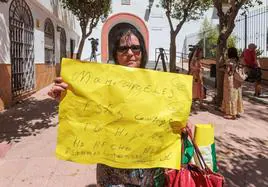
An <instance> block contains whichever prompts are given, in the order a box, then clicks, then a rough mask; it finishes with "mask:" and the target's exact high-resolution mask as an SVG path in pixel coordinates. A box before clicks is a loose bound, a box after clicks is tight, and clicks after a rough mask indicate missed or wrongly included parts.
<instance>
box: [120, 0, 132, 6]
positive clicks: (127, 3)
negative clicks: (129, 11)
mask: <svg viewBox="0 0 268 187" xmlns="http://www.w3.org/2000/svg"><path fill="white" fill-rule="evenodd" d="M121 5H130V0H121Z"/></svg>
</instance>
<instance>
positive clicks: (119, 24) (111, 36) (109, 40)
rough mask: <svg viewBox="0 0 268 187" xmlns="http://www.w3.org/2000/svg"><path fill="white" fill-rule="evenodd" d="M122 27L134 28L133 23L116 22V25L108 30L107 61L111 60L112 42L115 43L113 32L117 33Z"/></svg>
mask: <svg viewBox="0 0 268 187" xmlns="http://www.w3.org/2000/svg"><path fill="white" fill-rule="evenodd" d="M124 28H130V29H136V28H135V27H134V26H133V25H131V24H129V23H118V24H117V25H115V26H114V27H113V28H112V29H111V30H110V32H109V36H108V45H109V48H108V51H109V57H108V58H109V62H111V61H113V54H112V52H113V48H114V43H115V39H116V38H115V36H114V34H115V33H117V32H118V31H119V30H122V29H124Z"/></svg>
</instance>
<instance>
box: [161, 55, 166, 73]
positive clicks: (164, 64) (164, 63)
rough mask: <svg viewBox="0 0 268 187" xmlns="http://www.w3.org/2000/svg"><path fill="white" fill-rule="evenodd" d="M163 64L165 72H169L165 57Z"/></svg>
mask: <svg viewBox="0 0 268 187" xmlns="http://www.w3.org/2000/svg"><path fill="white" fill-rule="evenodd" d="M162 66H163V69H164V72H167V66H166V61H165V58H162Z"/></svg>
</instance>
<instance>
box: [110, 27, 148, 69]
mask: <svg viewBox="0 0 268 187" xmlns="http://www.w3.org/2000/svg"><path fill="white" fill-rule="evenodd" d="M127 34H133V35H134V36H136V37H137V38H138V40H139V42H140V47H141V56H142V57H141V64H140V68H145V66H146V64H147V60H148V55H147V51H146V48H145V43H144V39H143V37H142V35H141V33H140V32H139V31H138V30H137V29H134V28H123V29H120V30H119V31H118V32H117V33H116V34H115V37H116V39H115V44H114V48H113V59H114V61H115V64H118V62H117V48H118V47H119V46H120V40H121V38H122V37H123V36H125V35H127Z"/></svg>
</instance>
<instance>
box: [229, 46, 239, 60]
mask: <svg viewBox="0 0 268 187" xmlns="http://www.w3.org/2000/svg"><path fill="white" fill-rule="evenodd" d="M227 55H228V58H234V59H236V61H239V57H238V52H237V49H236V48H235V47H230V48H228V51H227Z"/></svg>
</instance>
